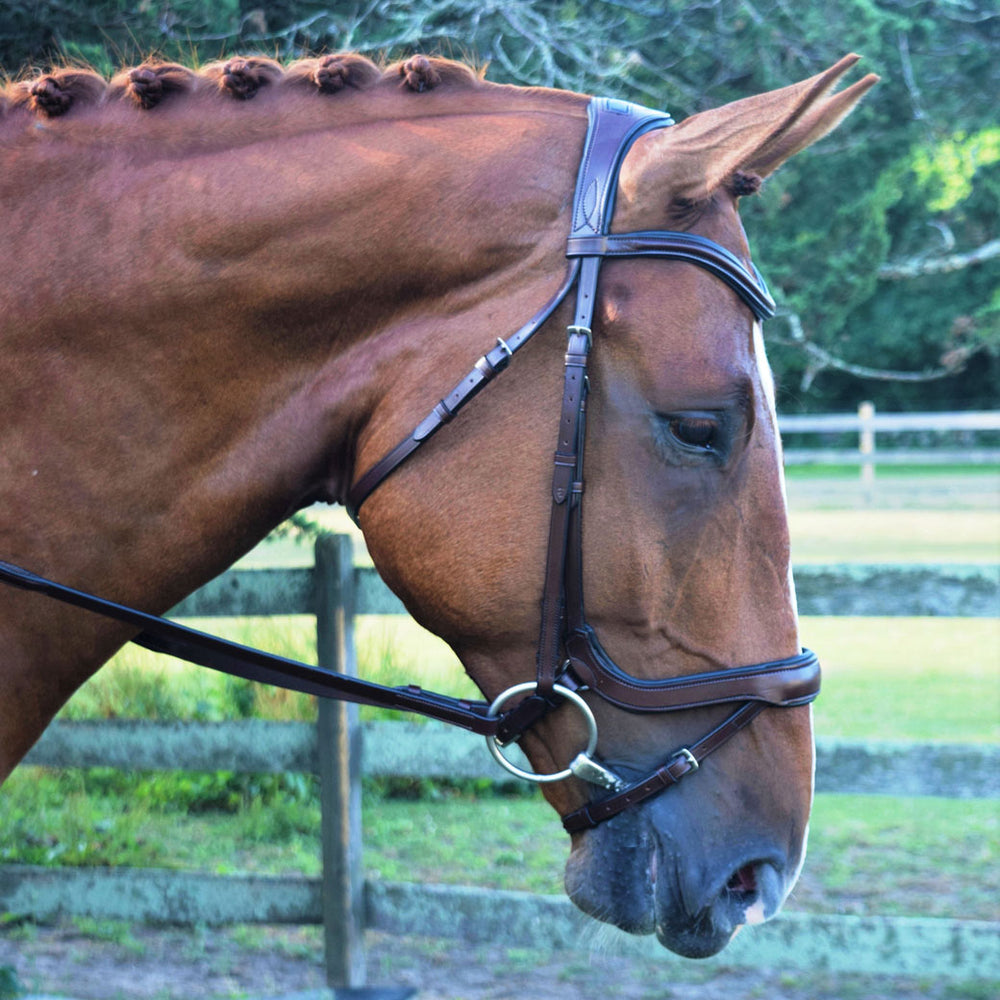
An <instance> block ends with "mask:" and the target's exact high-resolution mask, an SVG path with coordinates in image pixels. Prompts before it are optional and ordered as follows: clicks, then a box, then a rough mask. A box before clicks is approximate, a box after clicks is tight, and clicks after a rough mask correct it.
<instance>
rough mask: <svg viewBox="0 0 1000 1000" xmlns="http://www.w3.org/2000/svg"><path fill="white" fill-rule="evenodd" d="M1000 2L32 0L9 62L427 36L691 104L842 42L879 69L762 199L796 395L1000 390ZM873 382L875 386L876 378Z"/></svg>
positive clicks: (807, 69)
mask: <svg viewBox="0 0 1000 1000" xmlns="http://www.w3.org/2000/svg"><path fill="white" fill-rule="evenodd" d="M998 43H1000V15H998V13H997V11H996V7H995V5H994V4H993V3H992V2H991V0H828V2H827V3H824V4H822V5H807V4H795V5H791V4H789V3H788V2H787V0H658V2H653V0H588V2H587V3H586V4H584V3H583V2H582V0H367V2H366V0H356V2H352V3H343V2H340V3H336V2H326V3H323V2H308V0H275V2H270V3H267V2H255V0H171V2H167V0H160V2H157V0H130V2H129V0H117V2H113V0H104V2H98V3H84V2H83V0H36V2H35V3H33V4H31V5H8V6H7V7H6V8H3V9H0V61H2V63H3V65H5V66H6V67H7V68H8V70H9V71H13V72H16V71H17V69H18V68H19V67H21V66H22V65H24V64H25V63H29V62H30V63H36V64H43V65H44V64H45V63H46V62H49V61H51V60H53V59H60V58H66V57H68V58H76V59H83V60H86V61H88V62H89V63H91V64H92V65H95V66H96V67H98V68H100V69H102V70H104V71H105V72H110V71H111V70H112V69H113V68H115V67H116V66H117V65H119V64H121V63H123V62H130V61H137V60H138V59H139V58H141V57H143V56H145V55H147V54H150V53H158V54H161V55H163V56H164V57H168V58H184V59H187V60H189V61H190V60H196V59H198V58H201V59H209V58H216V57H218V56H220V55H223V54H225V53H228V52H233V51H237V50H239V51H246V50H248V49H256V50H261V49H263V50H264V51H267V52H269V53H272V54H276V55H279V56H282V57H289V58H290V57H294V56H297V55H301V54H305V53H306V52H309V51H319V50H338V49H356V50H361V51H365V52H367V53H369V54H373V55H376V56H379V55H385V56H395V55H399V54H401V53H403V52H412V51H415V50H423V51H432V52H438V53H441V54H444V55H449V56H452V57H456V58H465V59H470V60H472V61H474V62H478V63H489V67H490V69H489V76H490V78H491V79H495V80H499V81H509V82H515V83H532V84H542V85H549V86H559V87H565V88H570V89H577V90H583V91H587V92H592V93H610V94H614V95H616V96H620V97H624V98H628V99H631V100H636V101H639V102H641V103H645V104H649V105H653V106H657V107H668V108H670V109H671V110H672V112H673V113H674V115H675V117H678V118H679V117H682V116H686V115H688V114H691V113H693V112H695V111H698V110H700V109H702V108H705V107H708V106H712V105H717V104H721V103H724V102H725V101H728V100H734V99H736V98H738V97H742V96H746V95H747V94H750V93H754V92H759V91H764V90H768V89H771V88H774V87H779V86H783V85H785V84H787V83H791V82H794V81H795V80H798V79H801V78H803V77H805V76H808V75H811V74H813V73H816V72H818V71H819V70H820V69H822V68H824V67H826V66H827V65H829V64H831V63H832V62H834V61H835V60H836V59H837V58H838V57H839V56H840V55H842V54H843V53H844V52H845V51H848V50H852V49H853V50H855V51H859V52H861V53H862V54H863V55H864V56H865V63H864V65H865V68H866V69H872V70H874V71H875V72H878V73H880V74H881V75H882V77H883V83H882V84H881V85H880V87H879V88H877V89H876V91H874V92H873V94H872V95H870V96H869V98H868V99H867V100H866V102H865V103H864V104H863V106H862V108H861V109H860V110H859V111H857V112H856V113H855V114H854V115H853V116H852V118H851V119H849V121H848V122H847V123H846V124H845V125H844V126H842V127H841V129H839V130H838V131H837V132H836V133H835V134H834V135H833V136H832V137H831V138H829V139H828V140H826V141H825V142H823V143H820V144H819V145H818V146H816V147H813V148H812V149H811V150H809V151H807V152H806V153H804V154H802V155H801V156H800V157H796V158H795V159H794V160H793V161H792V162H791V163H789V164H788V165H787V166H786V167H785V168H784V169H783V170H782V171H781V172H779V173H778V174H777V175H776V176H775V177H774V178H772V179H771V180H770V181H769V182H768V184H767V186H766V188H765V190H764V192H763V194H762V195H761V196H760V197H758V198H755V199H748V203H747V204H746V206H745V209H744V215H745V217H746V218H747V223H748V226H747V228H748V230H749V231H750V232H751V233H752V235H753V238H754V244H755V246H754V250H755V257H756V258H757V259H758V262H759V264H760V265H761V267H762V268H763V270H764V272H765V274H766V275H767V276H768V278H769V280H770V281H771V283H772V286H773V287H774V291H775V293H776V298H777V299H778V301H779V305H780V307H781V310H780V312H779V316H778V317H777V318H776V319H775V320H773V321H772V322H771V323H770V324H769V328H768V330H767V331H766V332H767V335H768V338H769V340H770V342H771V344H772V361H773V362H774V365H775V368H776V370H777V372H778V375H779V382H780V384H781V385H782V399H781V402H782V405H783V407H784V408H785V409H796V408H806V407H808V408H814V409H815V408H820V409H822V408H829V407H845V406H846V407H849V406H853V405H854V403H855V401H856V400H857V398H858V396H859V395H861V394H864V395H865V396H867V397H870V398H874V399H875V400H876V402H878V403H879V405H881V406H884V407H886V406H887V407H890V408H892V407H900V406H911V407H912V406H929V405H933V406H941V407H955V406H989V405H995V384H996V377H997V365H998V361H997V358H998V354H1000V291H998V288H1000V129H998V127H997V125H996V97H995V95H996V94H997V93H1000V58H998V56H1000V44H998ZM859 380H861V382H860V383H859Z"/></svg>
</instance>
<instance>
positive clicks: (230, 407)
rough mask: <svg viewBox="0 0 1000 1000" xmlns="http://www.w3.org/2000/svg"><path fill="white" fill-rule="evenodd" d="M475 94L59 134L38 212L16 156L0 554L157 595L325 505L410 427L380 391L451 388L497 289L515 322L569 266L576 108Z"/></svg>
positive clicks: (120, 591) (472, 353)
mask: <svg viewBox="0 0 1000 1000" xmlns="http://www.w3.org/2000/svg"><path fill="white" fill-rule="evenodd" d="M498 90H499V89H498ZM487 96H488V99H484V100H483V101H481V102H480V104H479V105H477V104H476V102H475V101H474V100H471V99H470V98H469V97H466V98H464V99H462V100H456V99H455V98H447V99H444V100H442V102H441V103H440V104H438V105H437V106H436V107H435V106H433V105H432V104H431V103H430V102H429V101H428V103H427V104H425V105H423V113H422V114H421V115H420V116H419V117H413V118H408V119H403V118H399V117H398V116H397V117H396V118H391V117H387V118H385V119H381V120H379V119H376V120H369V119H365V118H364V117H363V116H356V117H355V118H354V119H349V120H348V121H347V122H346V124H345V123H344V122H342V121H334V122H333V124H331V125H330V127H319V126H318V125H317V126H314V127H312V128H308V129H307V128H303V127H302V121H303V117H302V111H301V108H299V107H298V106H295V107H294V108H291V113H290V115H289V116H288V117H290V119H291V121H292V124H293V128H292V133H293V134H291V135H286V134H283V133H282V132H281V131H280V128H279V125H280V123H281V121H282V120H283V118H284V117H285V116H283V115H280V114H278V113H277V111H276V109H275V107H268V106H266V105H265V106H264V107H263V110H262V111H261V113H260V114H259V115H258V116H257V117H254V118H252V119H251V121H252V123H253V127H252V128H249V129H248V128H246V127H244V128H242V129H238V128H237V127H236V126H234V125H233V121H232V120H229V119H227V120H226V121H224V122H222V123H220V128H219V130H218V137H214V136H215V131H214V130H213V129H211V128H210V127H209V126H207V125H206V124H205V122H204V120H202V121H201V122H200V126H199V128H198V129H196V130H194V134H195V136H196V138H197V141H196V142H193V143H191V144H190V148H187V149H185V148H184V141H183V137H184V135H185V132H184V129H183V123H176V122H175V123H173V125H171V126H170V127H167V126H163V125H161V124H160V123H157V124H156V126H155V128H154V127H150V128H149V131H148V133H147V134H142V133H141V130H137V131H135V132H133V131H131V130H132V129H137V126H133V125H126V126H123V125H121V124H119V123H116V122H115V121H111V122H110V123H108V122H102V123H101V129H100V130H99V131H98V132H97V133H96V134H98V135H100V136H102V137H103V141H101V142H98V143H93V144H91V145H87V143H86V141H85V138H81V135H80V133H81V130H83V129H85V128H86V127H87V124H88V123H87V121H86V119H85V118H84V119H81V120H80V121H79V122H78V123H74V124H73V126H72V128H71V129H67V131H66V132H65V134H64V135H63V139H64V145H65V147H66V148H68V149H72V150H73V151H74V155H73V157H72V158H70V157H67V156H65V155H63V156H62V157H60V155H56V154H53V153H52V152H51V150H50V152H49V155H48V157H47V158H46V159H45V160H44V163H42V161H41V160H37V161H35V165H36V166H44V170H42V173H41V176H42V177H43V179H44V181H45V183H46V186H45V191H44V196H45V197H46V199H47V209H48V210H47V211H46V213H45V214H44V216H43V217H39V215H38V213H37V199H38V198H39V197H40V196H41V195H40V193H39V191H38V186H37V184H38V178H39V171H38V170H37V169H36V170H35V171H33V172H32V171H30V170H29V171H27V172H25V173H24V175H23V180H22V183H23V185H24V190H23V191H22V192H21V194H22V197H21V198H20V199H14V200H11V201H9V202H8V203H10V204H13V205H14V206H15V209H14V211H13V212H12V213H11V214H10V215H9V216H8V217H7V219H6V227H7V229H8V231H7V232H6V233H5V234H3V240H2V241H0V242H2V243H3V244H4V245H6V246H8V247H15V246H16V247H17V248H18V259H17V263H16V265H12V268H13V270H14V271H15V277H16V279H17V280H15V281H13V282H11V283H9V284H8V285H7V287H6V290H5V291H4V292H0V294H3V295H5V296H7V301H6V302H5V303H4V305H5V306H7V309H6V315H7V316H8V317H9V318H10V325H9V327H8V329H7V330H6V331H5V332H4V338H5V341H7V343H6V344H5V352H4V360H2V361H0V367H2V368H3V375H4V379H3V381H4V382H5V383H6V384H7V386H8V392H9V393H10V395H8V396H7V397H6V399H5V400H4V404H3V409H4V412H5V414H7V413H15V414H17V415H16V417H15V418H14V419H13V422H12V423H11V424H9V425H8V427H7V430H6V431H5V436H6V440H7V442H10V447H8V448H7V449H6V451H5V461H6V462H7V463H8V464H9V466H10V472H11V475H10V476H9V477H7V483H8V487H7V490H6V495H5V498H4V499H6V500H7V501H8V502H7V506H6V509H7V510H8V512H9V513H10V514H11V515H12V516H11V521H10V523H9V524H8V525H7V526H6V527H5V528H4V530H3V531H0V543H2V544H3V547H4V553H5V554H6V556H7V557H8V558H15V559H16V558H22V559H23V560H24V561H25V562H26V563H27V564H28V565H31V566H32V568H35V569H38V570H40V571H43V572H45V571H47V572H50V573H52V574H53V575H56V576H60V577H62V578H64V579H69V580H70V581H71V582H77V583H78V584H86V585H88V586H92V587H94V588H95V589H103V590H104V592H110V593H111V594H113V595H115V596H118V597H119V599H133V600H139V601H140V602H142V603H145V604H146V605H147V606H153V607H165V606H168V605H169V604H170V603H172V602H173V601H174V600H176V599H177V598H178V597H179V596H181V595H182V594H183V593H185V592H187V591H189V590H190V589H193V587H195V586H197V585H198V584H199V583H201V582H203V580H205V579H207V578H209V577H210V576H211V575H213V574H214V573H215V572H218V571H219V570H220V569H221V568H223V567H224V566H225V565H228V563H229V562H231V561H232V560H233V559H234V558H236V557H237V556H239V555H240V554H241V553H242V552H243V551H244V550H245V549H247V548H248V547H250V545H252V544H253V543H254V542H256V541H257V540H258V539H259V538H260V537H261V536H262V535H263V534H264V533H266V532H267V530H269V529H270V528H271V527H272V526H273V525H274V524H275V523H277V522H278V521H279V520H281V518H282V517H284V516H285V515H287V514H288V513H289V512H290V511H291V510H293V509H295V507H297V506H300V505H302V504H303V503H305V502H307V501H308V500H311V499H316V498H325V499H337V498H338V497H339V496H340V495H341V494H342V492H343V490H344V488H345V486H346V484H347V483H348V481H349V480H350V478H351V476H352V475H353V469H354V461H355V452H356V449H357V447H358V441H359V437H366V440H368V442H369V444H370V446H371V447H375V446H377V447H381V446H382V440H383V438H384V440H386V441H389V438H390V437H391V436H392V435H394V434H395V433H396V432H397V431H396V429H395V425H394V422H393V420H391V419H387V418H386V417H385V413H386V405H385V401H386V399H387V397H390V396H395V397H396V399H397V400H398V401H399V402H401V403H402V408H403V410H404V412H405V411H406V410H407V407H408V402H407V401H408V395H409V388H410V387H413V386H422V385H426V384H428V383H430V382H433V383H434V384H435V385H437V384H438V383H439V382H444V383H448V384H447V385H442V389H445V388H448V387H450V384H451V382H450V381H449V380H450V379H451V365H452V360H451V359H452V358H456V359H457V362H456V363H457V365H458V367H459V368H462V369H464V368H467V367H468V364H469V359H472V358H475V357H476V356H478V354H479V353H482V350H483V348H484V347H489V346H491V342H492V338H491V337H490V336H489V335H488V333H484V332H483V327H485V326H486V325H487V319H486V317H487V316H489V317H490V319H491V320H492V322H491V323H490V326H491V327H492V325H494V324H495V322H496V317H497V313H498V310H497V308H496V306H495V304H494V303H495V301H496V300H497V299H498V298H499V297H501V296H502V297H503V300H504V301H505V302H507V303H509V304H510V308H511V310H512V311H513V315H511V317H510V320H509V327H510V328H516V326H517V325H518V323H519V322H520V321H522V320H523V318H525V317H527V316H529V315H531V313H532V312H533V311H534V310H535V309H537V308H538V306H539V305H540V304H542V303H543V302H544V299H545V297H546V294H547V290H548V289H550V288H551V287H553V286H554V285H555V284H557V283H558V280H559V278H560V277H561V270H560V269H561V265H560V264H559V263H558V260H559V253H558V250H557V249H556V248H557V246H558V243H559V240H560V239H561V236H562V234H563V232H564V230H565V220H564V219H561V214H562V213H563V212H564V211H565V209H566V200H567V198H568V194H569V192H571V190H572V176H571V175H572V171H573V164H574V160H575V152H576V148H575V147H576V146H578V145H579V139H580V135H581V134H582V132H581V126H580V123H579V121H578V120H577V119H578V118H579V112H580V111H581V110H582V108H579V109H578V108H576V107H575V105H571V108H572V110H573V111H574V112H575V113H574V114H572V115H570V116H568V117H567V115H566V111H567V106H566V104H565V102H561V103H560V104H559V106H558V107H557V108H556V109H555V111H557V112H558V117H555V116H554V115H553V114H551V113H548V109H547V107H546V106H545V104H544V103H541V104H540V103H539V101H540V100H541V99H540V98H538V99H532V100H530V101H529V100H528V98H525V97H519V98H518V100H519V102H520V107H519V108H517V109H516V110H511V109H509V107H508V106H507V104H509V102H506V104H505V100H504V98H503V97H502V95H500V94H499V93H497V92H491V93H490V94H489V95H487ZM359 99H360V98H359ZM421 99H422V98H421ZM470 108H471V111H470V110H469V109H470ZM460 109H465V113H462V114H460V113H459V111H460ZM239 110H240V111H241V112H242V111H243V109H239ZM230 117H231V118H235V112H231V113H230ZM51 128H52V130H53V132H55V131H56V125H55V124H53V126H52V127H51ZM296 128H297V129H299V131H297V132H296V131H295V129H296ZM231 135H236V136H239V137H241V139H240V141H239V142H230V140H229V137H230V136H231ZM109 137H110V141H109ZM65 140H68V141H65ZM179 153H180V154H182V155H179ZM547 161H551V163H552V164H559V165H560V166H559V167H558V168H557V167H554V166H550V165H548V163H547ZM32 173H34V180H35V187H34V188H33V189H32V188H31V179H32V178H31V174H32ZM6 183H7V192H6V193H8V194H9V193H10V192H11V191H13V193H14V194H15V195H16V194H17V193H18V191H17V184H18V178H16V177H12V176H8V178H7V182H6ZM29 190H30V191H31V193H30V194H28V191H29ZM0 225H2V224H0ZM53 248H55V252H54V250H53ZM540 256H546V257H548V258H549V259H550V261H555V266H554V267H553V266H551V264H550V266H549V267H548V268H547V273H540V271H539V258H540ZM18 272H19V273H18ZM15 296H19V297H15ZM501 315H503V316H504V317H505V316H506V313H501ZM442 369H443V371H442ZM455 374H456V376H459V375H460V374H461V371H458V370H457V369H456V370H455ZM397 389H398V391H394V390H397ZM430 391H434V390H430ZM421 400H422V401H421V403H420V405H424V404H425V403H426V399H425V398H423V397H422V395H421ZM374 415H379V418H380V419H379V420H378V421H376V422H375V423H376V425H377V426H374V428H370V427H369V424H370V422H371V421H372V418H373V416H374ZM418 416H419V414H418ZM406 419H409V417H406ZM389 443H392V442H391V441H389ZM10 484H16V485H13V486H12V485H10ZM105 567H113V568H114V574H115V578H114V579H112V578H111V577H110V576H109V573H110V572H111V571H110V570H109V569H106V568H105ZM151 574H152V575H153V576H155V579H150V576H151ZM123 580H135V581H137V582H136V583H134V584H125V583H123V582H122V581H123ZM138 581H143V582H142V583H139V582H138Z"/></svg>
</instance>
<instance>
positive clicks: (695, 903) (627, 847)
mask: <svg viewBox="0 0 1000 1000" xmlns="http://www.w3.org/2000/svg"><path fill="white" fill-rule="evenodd" d="M677 805H678V804H677V803H675V802H673V801H672V800H671V798H670V796H667V797H666V798H663V799H655V800H652V801H650V802H648V803H644V804H643V805H642V806H640V807H638V808H636V809H633V810H629V811H627V812H623V813H621V814H620V815H617V816H615V817H614V818H612V819H610V820H608V821H607V822H606V823H603V824H601V825H600V826H597V827H594V828H592V829H589V830H586V831H584V832H582V833H580V834H578V835H577V836H576V837H574V842H573V849H572V853H571V854H570V857H569V860H568V861H567V864H566V877H565V880H566V891H567V894H568V895H569V897H570V898H571V899H572V901H573V902H574V904H575V905H576V906H578V907H579V908H580V909H581V910H583V911H584V912H585V913H587V914H589V915H590V916H593V917H595V918H597V919H598V920H602V921H604V922H606V923H610V924H613V925H615V926H617V927H619V928H620V929H622V930H624V931H627V932H628V933H631V934H655V935H656V937H657V939H658V940H659V942H660V944H662V945H663V946H664V947H665V948H667V949H669V950H670V951H673V952H675V953H676V954H678V955H682V956H684V957H686V958H707V957H709V956H711V955H715V954H716V953H718V952H719V951H721V950H722V949H723V948H725V946H726V945H727V944H728V943H729V941H730V940H731V939H732V937H733V935H734V934H735V933H736V931H737V930H738V929H739V928H740V927H741V926H743V925H745V924H746V925H749V924H758V923H763V922H764V921H765V920H768V919H770V918H771V917H773V916H774V915H775V914H776V913H777V912H778V911H779V910H780V909H781V905H782V904H783V903H784V900H785V898H786V897H787V895H788V893H789V891H790V890H791V888H792V886H793V885H794V884H795V880H796V878H797V877H798V872H799V868H800V866H801V857H802V855H803V853H804V835H803V837H802V838H801V842H800V843H799V844H796V845H794V848H793V851H792V852H790V851H789V845H788V844H785V843H779V842H778V839H777V838H776V837H774V836H771V835H769V834H768V833H767V832H765V831H762V830H741V829H739V828H738V827H737V828H735V829H732V830H728V831H727V830H726V829H725V827H724V824H723V823H722V821H721V820H720V819H718V818H713V819H712V820H707V819H704V818H703V819H702V822H701V823H699V822H698V819H697V816H698V814H697V812H695V811H694V810H695V805H694V804H693V803H687V804H685V807H684V808H677ZM706 824H714V825H715V827H716V828H715V829H714V831H707V830H706ZM790 853H794V856H790Z"/></svg>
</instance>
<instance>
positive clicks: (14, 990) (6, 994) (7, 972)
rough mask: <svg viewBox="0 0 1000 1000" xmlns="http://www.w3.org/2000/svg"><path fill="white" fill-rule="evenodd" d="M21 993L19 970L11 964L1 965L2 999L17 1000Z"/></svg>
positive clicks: (0, 990)
mask: <svg viewBox="0 0 1000 1000" xmlns="http://www.w3.org/2000/svg"><path fill="white" fill-rule="evenodd" d="M20 995H21V984H20V982H19V981H18V978H17V970H16V969H14V967H13V966H11V965H0V1000H15V998H16V997H19V996H20Z"/></svg>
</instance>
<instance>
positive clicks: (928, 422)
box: [778, 402, 1000, 469]
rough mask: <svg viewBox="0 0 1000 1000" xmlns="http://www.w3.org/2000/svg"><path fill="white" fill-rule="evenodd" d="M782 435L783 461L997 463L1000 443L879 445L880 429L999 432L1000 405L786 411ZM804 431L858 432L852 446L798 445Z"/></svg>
mask: <svg viewBox="0 0 1000 1000" xmlns="http://www.w3.org/2000/svg"><path fill="white" fill-rule="evenodd" d="M778 426H779V427H780V429H781V434H782V437H783V438H784V440H785V464H786V465H861V466H862V467H863V469H873V468H874V467H875V466H876V465H902V464H913V465H955V464H967V465H997V464H1000V448H991V447H977V446H976V445H974V444H970V445H969V446H968V447H961V448H955V447H935V448H928V447H917V448H914V447H910V446H904V447H900V448H892V449H885V448H883V449H881V450H879V449H878V448H877V438H878V435H879V434H882V435H886V434H906V433H914V432H917V433H919V432H923V434H928V433H930V434H935V435H938V434H947V433H954V432H965V433H966V434H969V435H974V434H978V433H983V432H991V431H1000V410H969V411H961V412H949V413H876V412H875V406H874V404H872V403H867V402H866V403H861V404H860V405H859V406H858V411H857V413H807V414H801V415H799V414H789V415H785V416H780V417H779V418H778ZM802 434H820V435H833V434H857V435H858V444H857V447H856V448H843V447H840V448H823V447H821V448H799V447H794V446H793V445H792V441H791V440H790V439H792V438H794V437H796V436H798V435H802Z"/></svg>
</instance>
